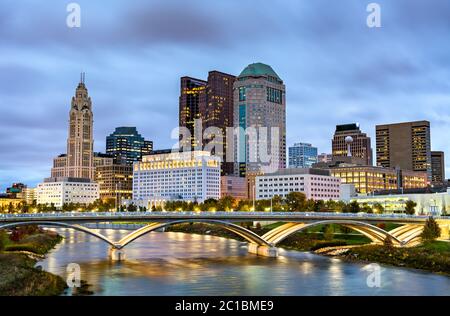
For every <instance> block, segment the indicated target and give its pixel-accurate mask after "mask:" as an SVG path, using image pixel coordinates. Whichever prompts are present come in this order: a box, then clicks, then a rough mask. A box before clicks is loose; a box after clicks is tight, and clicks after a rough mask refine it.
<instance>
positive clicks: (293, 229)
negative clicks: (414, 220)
mask: <svg viewBox="0 0 450 316" xmlns="http://www.w3.org/2000/svg"><path fill="white" fill-rule="evenodd" d="M330 224H339V225H342V226H345V227H348V228H350V229H353V230H355V231H357V232H359V233H361V234H363V235H364V236H366V237H368V238H369V239H370V240H372V241H373V242H374V243H383V242H384V240H385V239H386V238H388V237H390V238H391V240H392V242H393V243H394V245H397V246H403V245H405V243H404V242H403V240H401V239H400V238H398V237H397V236H396V235H394V234H392V233H391V232H387V231H385V230H383V229H381V228H379V227H377V226H374V225H371V224H368V223H364V222H358V221H346V220H327V221H318V222H314V223H287V224H284V225H281V226H279V227H277V228H275V229H273V230H271V231H269V232H268V233H266V234H264V235H263V236H262V238H263V239H265V240H267V241H268V242H269V243H271V244H272V245H276V244H278V243H280V242H282V241H283V240H284V239H286V238H287V237H289V236H290V235H292V234H294V233H297V232H300V231H302V230H306V229H308V228H311V227H314V226H317V225H330ZM406 226H407V225H406ZM402 227H403V226H402Z"/></svg>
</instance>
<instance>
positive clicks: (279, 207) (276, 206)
mask: <svg viewBox="0 0 450 316" xmlns="http://www.w3.org/2000/svg"><path fill="white" fill-rule="evenodd" d="M283 202H284V201H283V198H282V197H281V196H279V195H274V196H273V198H272V210H273V211H274V212H282V211H283Z"/></svg>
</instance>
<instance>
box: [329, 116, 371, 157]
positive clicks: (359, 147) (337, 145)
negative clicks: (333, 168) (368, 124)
mask: <svg viewBox="0 0 450 316" xmlns="http://www.w3.org/2000/svg"><path fill="white" fill-rule="evenodd" d="M349 137H351V142H349V140H350V138H349ZM346 139H347V141H346ZM349 145H350V146H349ZM331 147H332V155H333V158H338V157H347V156H352V157H358V158H361V159H363V160H364V162H365V164H366V165H369V166H371V165H372V164H373V161H372V147H371V144H370V137H368V136H367V134H366V133H363V132H362V131H361V129H360V128H359V124H356V123H352V124H344V125H336V131H335V132H334V136H333V139H332V141H331ZM348 147H350V153H349V152H348Z"/></svg>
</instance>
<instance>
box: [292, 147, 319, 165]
mask: <svg viewBox="0 0 450 316" xmlns="http://www.w3.org/2000/svg"><path fill="white" fill-rule="evenodd" d="M288 155H289V168H311V167H312V165H313V164H315V163H316V162H317V147H313V146H312V145H311V144H307V143H297V144H294V146H291V147H289V149H288Z"/></svg>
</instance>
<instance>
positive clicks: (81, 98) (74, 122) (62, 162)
mask: <svg viewBox="0 0 450 316" xmlns="http://www.w3.org/2000/svg"><path fill="white" fill-rule="evenodd" d="M93 157H94V140H93V113H92V101H91V98H90V97H89V95H88V90H87V88H86V85H85V75H84V73H82V74H81V79H80V82H79V84H78V87H77V88H76V91H75V96H74V97H72V102H71V108H70V112H69V135H68V138H67V155H61V156H59V157H57V158H55V159H54V165H53V168H52V177H61V176H63V177H71V178H87V179H91V180H93V179H94V171H95V167H94V160H93Z"/></svg>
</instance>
